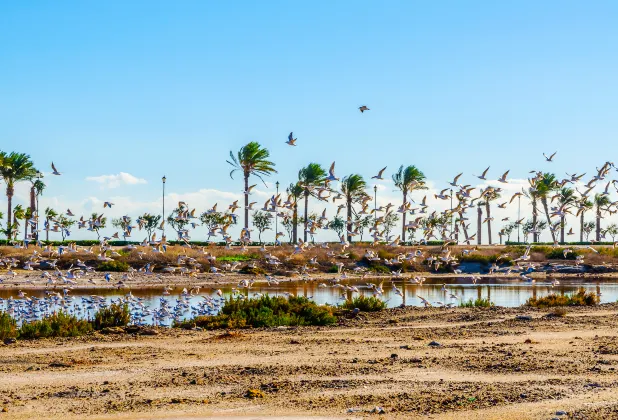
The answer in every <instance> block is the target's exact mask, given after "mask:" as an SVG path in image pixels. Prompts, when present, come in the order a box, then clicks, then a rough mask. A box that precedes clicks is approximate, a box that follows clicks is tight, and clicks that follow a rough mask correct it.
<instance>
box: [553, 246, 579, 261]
mask: <svg viewBox="0 0 618 420" xmlns="http://www.w3.org/2000/svg"><path fill="white" fill-rule="evenodd" d="M578 255H579V253H578V252H577V251H575V250H573V251H571V252H569V253H568V254H567V255H566V257H565V256H564V248H552V249H551V250H549V251H548V252H546V253H545V258H547V259H548V260H574V259H576V258H577V256H578Z"/></svg>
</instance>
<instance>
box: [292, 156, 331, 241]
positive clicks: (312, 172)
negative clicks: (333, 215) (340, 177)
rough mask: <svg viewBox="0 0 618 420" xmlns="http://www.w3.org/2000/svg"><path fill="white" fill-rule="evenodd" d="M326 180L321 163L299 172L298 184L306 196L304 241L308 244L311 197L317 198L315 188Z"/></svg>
mask: <svg viewBox="0 0 618 420" xmlns="http://www.w3.org/2000/svg"><path fill="white" fill-rule="evenodd" d="M325 180H326V171H325V170H324V168H322V166H320V164H319V163H310V164H309V165H307V166H306V167H304V168H302V169H301V170H300V171H298V183H299V184H300V185H301V186H302V188H303V194H304V196H305V223H304V233H303V241H305V242H307V225H308V223H309V196H314V197H315V196H316V194H315V192H314V191H315V187H316V186H318V185H320V184H323V183H324V181H325Z"/></svg>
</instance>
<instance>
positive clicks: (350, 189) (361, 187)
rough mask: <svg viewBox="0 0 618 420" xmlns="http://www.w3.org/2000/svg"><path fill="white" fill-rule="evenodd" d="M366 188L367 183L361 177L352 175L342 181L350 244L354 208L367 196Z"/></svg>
mask: <svg viewBox="0 0 618 420" xmlns="http://www.w3.org/2000/svg"><path fill="white" fill-rule="evenodd" d="M365 188H367V183H366V182H365V180H364V179H363V177H362V176H361V175H358V174H352V175H348V176H346V177H345V178H343V179H342V180H341V193H342V194H343V197H344V199H345V202H346V206H347V211H348V217H347V231H348V242H351V241H352V235H351V234H350V232H352V212H353V208H352V206H353V205H354V204H355V203H358V202H359V201H361V200H362V199H363V198H364V197H366V196H367V193H366V192H365Z"/></svg>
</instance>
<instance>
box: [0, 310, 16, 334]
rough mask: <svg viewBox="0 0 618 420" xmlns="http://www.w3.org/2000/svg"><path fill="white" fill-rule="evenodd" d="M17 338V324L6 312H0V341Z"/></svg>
mask: <svg viewBox="0 0 618 420" xmlns="http://www.w3.org/2000/svg"><path fill="white" fill-rule="evenodd" d="M15 337H17V322H15V319H14V318H13V317H12V316H11V315H9V314H8V313H6V312H0V340H4V339H5V338H15Z"/></svg>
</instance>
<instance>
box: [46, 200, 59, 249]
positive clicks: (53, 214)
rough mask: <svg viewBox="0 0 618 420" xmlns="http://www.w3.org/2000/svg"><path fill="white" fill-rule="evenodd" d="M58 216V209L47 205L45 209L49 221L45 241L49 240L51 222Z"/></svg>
mask: <svg viewBox="0 0 618 420" xmlns="http://www.w3.org/2000/svg"><path fill="white" fill-rule="evenodd" d="M56 217H58V213H57V212H56V210H54V209H52V208H51V207H47V208H46V209H45V221H46V222H47V223H46V224H45V225H46V228H45V242H49V229H50V227H49V222H51V221H52V219H55V218H56Z"/></svg>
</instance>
